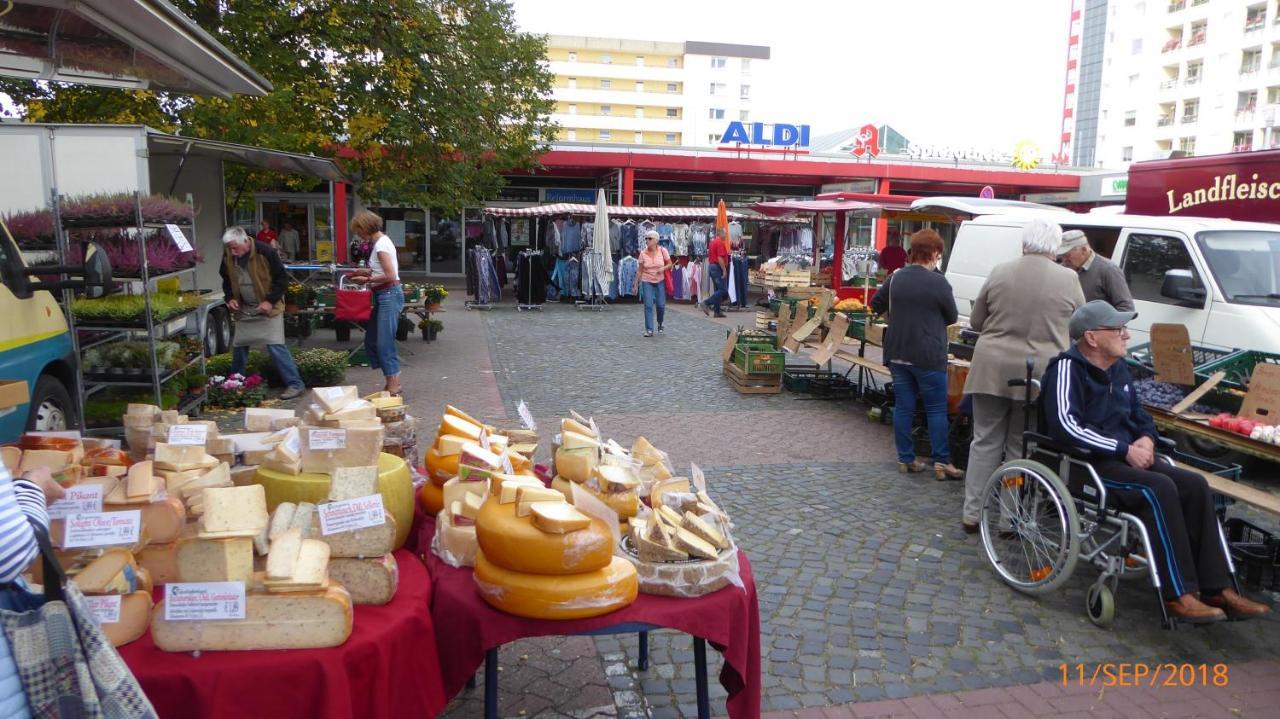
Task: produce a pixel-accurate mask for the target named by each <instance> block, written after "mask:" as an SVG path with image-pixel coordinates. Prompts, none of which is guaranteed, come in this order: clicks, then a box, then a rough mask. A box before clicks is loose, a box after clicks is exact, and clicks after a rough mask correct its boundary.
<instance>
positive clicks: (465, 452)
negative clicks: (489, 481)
mask: <svg viewBox="0 0 1280 719" xmlns="http://www.w3.org/2000/svg"><path fill="white" fill-rule="evenodd" d="M458 463H459V465H468V466H471V467H475V468H477V469H484V470H489V471H491V472H497V471H500V470H501V469H502V457H500V456H499V455H497V454H495V453H493V452H491V451H489V450H487V449H484V448H483V447H481V446H480V445H478V444H475V443H469V444H467V445H465V446H463V448H462V457H461V459H459V460H458Z"/></svg>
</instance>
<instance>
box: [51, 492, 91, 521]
mask: <svg viewBox="0 0 1280 719" xmlns="http://www.w3.org/2000/svg"><path fill="white" fill-rule="evenodd" d="M66 492H67V493H66V494H65V495H64V496H63V497H62V499H59V500H58V501H56V502H54V503H53V504H50V505H49V519H66V518H67V517H69V516H71V515H73V514H94V513H97V512H101V511H102V485H101V484H77V485H75V486H74V487H67V490H66Z"/></svg>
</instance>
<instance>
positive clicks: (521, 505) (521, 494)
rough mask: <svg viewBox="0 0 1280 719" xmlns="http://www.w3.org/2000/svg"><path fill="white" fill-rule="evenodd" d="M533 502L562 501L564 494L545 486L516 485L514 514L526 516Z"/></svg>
mask: <svg viewBox="0 0 1280 719" xmlns="http://www.w3.org/2000/svg"><path fill="white" fill-rule="evenodd" d="M535 502H561V503H563V502H564V495H563V494H561V493H559V492H557V491H556V490H554V489H547V488H546V487H518V488H517V489H516V516H517V517H527V516H529V511H530V507H531V505H533V504H534V503H535Z"/></svg>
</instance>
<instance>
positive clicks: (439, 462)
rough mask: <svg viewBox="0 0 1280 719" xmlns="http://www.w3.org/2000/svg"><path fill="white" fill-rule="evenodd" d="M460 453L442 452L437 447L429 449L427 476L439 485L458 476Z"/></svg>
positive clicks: (441, 485)
mask: <svg viewBox="0 0 1280 719" xmlns="http://www.w3.org/2000/svg"><path fill="white" fill-rule="evenodd" d="M461 457H462V455H460V454H447V455H444V454H440V452H439V451H438V450H436V448H435V447H432V448H430V449H428V450H427V461H426V464H427V477H428V478H429V479H430V480H431V483H432V484H434V485H436V486H437V487H443V486H444V483H445V482H448V481H449V480H450V479H452V478H453V477H456V476H458V460H459V459H460V458H461Z"/></svg>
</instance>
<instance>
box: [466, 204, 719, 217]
mask: <svg viewBox="0 0 1280 719" xmlns="http://www.w3.org/2000/svg"><path fill="white" fill-rule="evenodd" d="M606 209H607V211H608V213H609V217H643V218H649V219H654V220H697V219H702V220H714V219H715V218H716V208H714V207H625V206H622V205H610V206H609V207H607V208H606ZM484 211H485V214H489V215H494V216H496V217H547V216H549V215H594V214H596V206H595V205H578V204H573V203H569V202H561V203H558V204H554V205H535V206H533V207H486V208H484ZM743 216H744V215H743V214H742V213H740V212H732V211H730V212H729V217H731V218H735V219H741V218H742V217H743Z"/></svg>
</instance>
